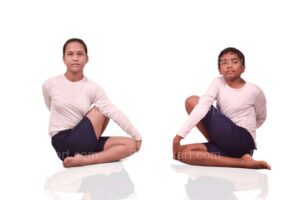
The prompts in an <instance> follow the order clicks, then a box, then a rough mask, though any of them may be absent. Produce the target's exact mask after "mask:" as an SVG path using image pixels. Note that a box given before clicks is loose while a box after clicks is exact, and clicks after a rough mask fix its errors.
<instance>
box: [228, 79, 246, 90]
mask: <svg viewBox="0 0 300 200" xmlns="http://www.w3.org/2000/svg"><path fill="white" fill-rule="evenodd" d="M225 81H226V83H227V85H229V86H230V87H232V88H235V89H238V88H241V87H243V86H244V85H245V81H244V80H243V79H242V78H240V77H239V78H237V79H233V80H226V79H225Z"/></svg>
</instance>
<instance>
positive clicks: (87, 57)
mask: <svg viewBox="0 0 300 200" xmlns="http://www.w3.org/2000/svg"><path fill="white" fill-rule="evenodd" d="M88 62H89V56H88V55H86V62H85V64H87V63H88Z"/></svg>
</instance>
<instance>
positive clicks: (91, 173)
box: [45, 162, 134, 200]
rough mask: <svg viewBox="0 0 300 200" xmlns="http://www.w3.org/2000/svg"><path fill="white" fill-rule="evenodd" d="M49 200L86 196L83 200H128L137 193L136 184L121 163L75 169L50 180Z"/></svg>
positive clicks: (54, 176)
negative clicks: (68, 196) (76, 195)
mask: <svg viewBox="0 0 300 200" xmlns="http://www.w3.org/2000/svg"><path fill="white" fill-rule="evenodd" d="M45 190H46V191H47V196H48V198H51V199H62V198H61V197H62V196H64V195H63V194H74V193H75V194H76V193H78V194H83V195H81V197H82V198H80V199H93V200H94V199H95V200H96V199H124V198H127V197H129V196H130V195H132V194H133V193H134V184H133V182H132V181H131V179H130V177H129V175H128V173H127V171H126V170H125V169H124V167H123V165H122V163H121V162H114V163H106V164H98V165H90V166H84V167H74V168H69V169H64V170H63V171H61V172H59V173H56V174H54V175H53V176H51V177H49V178H48V179H47V181H46V184H45Z"/></svg>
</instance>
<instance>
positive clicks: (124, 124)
mask: <svg viewBox="0 0 300 200" xmlns="http://www.w3.org/2000/svg"><path fill="white" fill-rule="evenodd" d="M93 103H94V105H95V106H96V107H98V108H99V110H100V112H101V113H102V114H103V115H105V116H106V117H108V118H111V119H113V121H114V122H116V123H117V124H118V125H119V126H120V127H121V128H122V129H123V130H124V131H125V132H126V133H127V134H128V135H130V136H131V137H132V138H134V139H135V140H136V141H141V140H142V136H141V135H140V133H139V132H138V131H137V130H136V128H135V127H134V126H133V124H132V123H131V122H130V120H129V119H128V118H127V116H126V115H125V114H124V113H123V112H122V111H120V110H119V109H118V108H117V107H116V106H115V105H114V104H113V103H112V102H111V101H110V100H109V99H108V97H107V96H106V94H105V92H104V91H103V90H102V88H100V87H99V86H98V87H97V88H96V92H95V96H94V99H93ZM140 145H141V142H137V148H138V149H139V148H140Z"/></svg>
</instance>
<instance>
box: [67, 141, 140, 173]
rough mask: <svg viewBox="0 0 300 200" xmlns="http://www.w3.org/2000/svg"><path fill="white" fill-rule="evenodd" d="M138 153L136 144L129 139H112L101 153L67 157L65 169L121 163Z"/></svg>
mask: <svg viewBox="0 0 300 200" xmlns="http://www.w3.org/2000/svg"><path fill="white" fill-rule="evenodd" d="M135 151H136V143H135V141H134V140H133V139H131V138H128V137H110V138H109V139H108V140H107V141H106V143H105V145H104V149H103V151H101V152H98V153H94V154H90V155H81V154H77V155H75V156H74V157H67V158H66V159H65V160H64V162H63V164H64V167H74V166H83V165H91V164H99V163H107V162H114V161H119V160H121V159H123V158H126V157H128V156H130V155H132V154H133V153H134V152H135Z"/></svg>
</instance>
